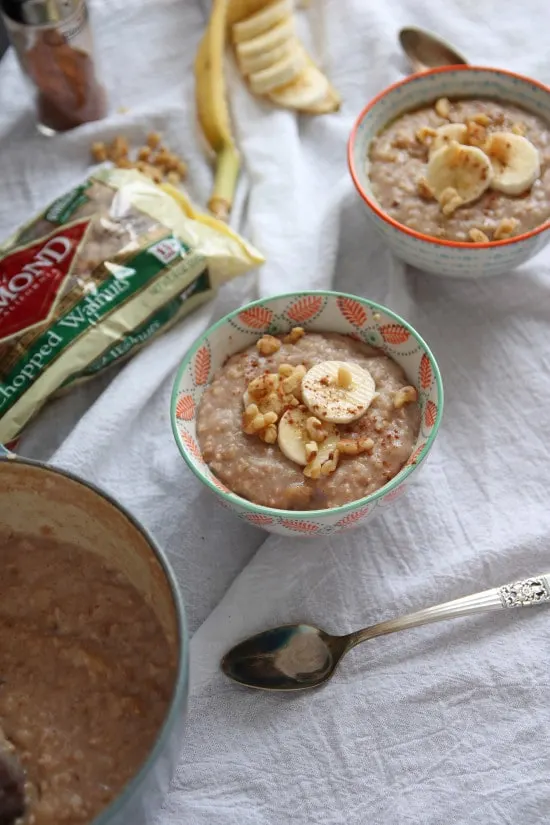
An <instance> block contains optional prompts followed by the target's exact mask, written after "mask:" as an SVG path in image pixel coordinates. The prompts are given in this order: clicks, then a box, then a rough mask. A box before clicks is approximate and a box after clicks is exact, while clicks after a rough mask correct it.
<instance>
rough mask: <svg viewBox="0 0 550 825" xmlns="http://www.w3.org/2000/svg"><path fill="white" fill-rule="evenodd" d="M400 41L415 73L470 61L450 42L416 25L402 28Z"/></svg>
mask: <svg viewBox="0 0 550 825" xmlns="http://www.w3.org/2000/svg"><path fill="white" fill-rule="evenodd" d="M399 42H400V43H401V48H402V49H403V51H404V52H405V54H406V55H407V57H408V58H409V60H410V62H411V65H412V67H413V70H414V72H415V73H416V72H425V71H427V70H428V69H435V68H437V66H458V65H464V64H466V63H468V61H467V60H466V58H465V57H463V56H462V55H461V54H460V53H459V52H457V50H456V49H455V48H454V47H453V46H451V45H450V43H446V42H445V41H444V40H442V39H441V38H440V37H438V36H437V35H436V34H432V32H428V31H425V30H424V29H417V28H415V27H414V26H409V27H408V28H405V29H401V31H400V32H399Z"/></svg>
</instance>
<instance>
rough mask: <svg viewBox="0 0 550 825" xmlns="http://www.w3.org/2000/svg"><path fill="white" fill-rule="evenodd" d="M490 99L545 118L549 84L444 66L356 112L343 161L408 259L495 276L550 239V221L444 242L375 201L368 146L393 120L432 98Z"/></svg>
mask: <svg viewBox="0 0 550 825" xmlns="http://www.w3.org/2000/svg"><path fill="white" fill-rule="evenodd" d="M440 97H448V98H466V97H468V98H492V99H493V100H500V101H502V102H503V103H512V104H516V105H518V106H521V107H522V108H523V109H526V110H527V111H529V112H532V113H533V114H536V115H538V116H539V117H541V118H542V119H543V120H546V121H548V122H549V123H550V88H549V87H548V86H545V85H544V84H543V83H539V82H538V81H536V80H531V79H530V78H528V77H523V76H522V75H518V74H514V73H513V72H507V71H504V70H503V69H490V68H484V67H480V66H445V67H443V68H439V69H432V70H431V71H428V72H424V73H422V74H417V75H412V76H411V77H407V78H406V79H405V80H402V81H400V82H399V83H395V84H394V85H393V86H389V87H388V88H387V89H385V90H384V91H383V92H381V93H380V94H379V95H377V97H375V98H374V100H372V101H371V102H370V103H369V104H368V105H367V106H365V108H364V109H363V111H362V112H361V114H360V115H359V117H358V118H357V120H356V122H355V125H354V127H353V129H352V132H351V135H350V138H349V143H348V164H349V169H350V172H351V176H352V178H353V182H354V184H355V187H356V189H357V191H358V193H359V195H360V196H361V198H362V200H363V202H364V204H365V206H366V209H367V214H368V216H369V218H370V219H371V221H372V223H373V225H374V227H375V229H376V231H377V232H378V233H379V234H380V235H381V236H382V237H383V238H384V240H385V241H386V243H387V244H388V246H389V247H390V248H391V250H392V251H393V252H394V253H395V255H397V257H399V258H402V259H403V260H404V261H406V262H407V263H409V264H411V265H413V266H417V267H419V268H420V269H425V270H427V271H428V272H434V273H436V274H438V275H448V276H451V277H461V278H480V277H483V276H486V275H500V274H502V273H503V272H508V271H510V270H511V269H514V268H515V267H517V266H519V265H520V264H522V263H524V261H527V260H529V258H532V257H533V255H535V254H536V253H537V252H539V251H540V250H541V249H542V248H543V247H544V246H545V245H546V244H547V243H548V241H549V240H550V231H549V230H550V220H549V221H546V222H545V223H543V224H541V225H540V226H537V227H536V228H535V229H533V230H532V231H531V232H526V233H525V234H523V235H517V236H516V237H513V238H509V239H506V240H502V241H491V242H489V243H481V244H475V246H474V245H472V244H471V243H463V242H459V241H445V240H440V239H436V238H434V237H431V236H429V235H423V234H422V233H420V232H417V231H415V230H414V229H410V228H409V227H407V226H404V225H403V224H401V223H399V222H398V221H396V220H394V219H393V218H392V217H390V216H389V215H388V214H387V213H386V212H384V210H383V209H382V208H381V206H380V205H379V204H378V202H377V201H376V198H375V197H374V195H373V192H372V187H371V184H370V180H369V161H368V155H369V147H370V143H371V141H372V140H373V138H375V137H376V135H377V134H378V133H379V132H380V131H381V130H382V129H383V128H384V127H385V126H386V125H387V124H388V123H390V122H391V121H392V120H394V119H395V118H396V117H398V116H399V115H402V114H404V113H405V112H407V111H410V110H412V109H417V108H419V107H420V106H425V105H429V104H430V103H433V102H434V101H435V100H437V98H440Z"/></svg>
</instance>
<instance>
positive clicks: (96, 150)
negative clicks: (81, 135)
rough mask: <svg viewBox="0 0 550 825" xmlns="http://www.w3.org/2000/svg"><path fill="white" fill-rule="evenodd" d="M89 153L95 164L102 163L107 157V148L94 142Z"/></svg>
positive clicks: (100, 143)
mask: <svg viewBox="0 0 550 825" xmlns="http://www.w3.org/2000/svg"><path fill="white" fill-rule="evenodd" d="M91 153H92V158H93V159H94V160H95V161H96V162H97V163H103V162H104V161H106V160H107V158H108V157H109V155H108V152H107V147H106V146H105V144H104V143H103V142H102V141H96V142H95V143H92V147H91Z"/></svg>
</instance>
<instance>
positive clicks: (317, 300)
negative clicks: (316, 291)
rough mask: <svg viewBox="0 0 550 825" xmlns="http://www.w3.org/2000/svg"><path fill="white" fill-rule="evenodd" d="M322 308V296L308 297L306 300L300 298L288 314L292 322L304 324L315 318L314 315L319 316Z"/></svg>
mask: <svg viewBox="0 0 550 825" xmlns="http://www.w3.org/2000/svg"><path fill="white" fill-rule="evenodd" d="M322 306H323V299H322V297H321V296H320V295H306V296H305V297H304V298H300V299H299V300H298V301H295V302H294V303H293V304H291V305H290V307H289V308H288V309H287V311H286V314H287V316H288V317H289V318H290V320H291V321H296V323H303V322H304V321H308V320H309V319H310V318H313V316H314V315H317V313H318V312H319V310H320V309H321V307H322Z"/></svg>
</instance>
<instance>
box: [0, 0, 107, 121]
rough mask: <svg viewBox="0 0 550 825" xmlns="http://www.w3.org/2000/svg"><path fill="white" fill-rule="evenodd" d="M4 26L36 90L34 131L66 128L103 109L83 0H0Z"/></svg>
mask: <svg viewBox="0 0 550 825" xmlns="http://www.w3.org/2000/svg"><path fill="white" fill-rule="evenodd" d="M0 5H1V8H2V11H3V16H4V20H5V22H6V27H7V29H8V32H9V34H10V38H11V41H12V43H13V45H14V48H15V50H16V52H17V56H18V58H19V63H20V65H21V68H22V69H23V72H24V73H25V75H26V76H27V77H28V78H29V80H30V81H31V82H32V84H33V86H34V89H35V93H36V108H37V115H38V126H39V129H40V130H41V131H42V132H44V133H45V134H52V133H54V132H65V131H67V130H69V129H74V127H75V126H80V125H81V124H82V123H88V122H89V121H93V120H100V119H101V118H102V117H104V116H105V114H106V111H107V98H106V94H105V90H104V88H103V86H102V85H101V83H100V82H99V80H98V77H97V73H96V66H95V63H94V56H93V43H92V34H91V29H90V23H89V18H88V9H87V7H86V4H85V2H83V0H53V2H52V0H42V1H41V0H38V2H37V0H0Z"/></svg>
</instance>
